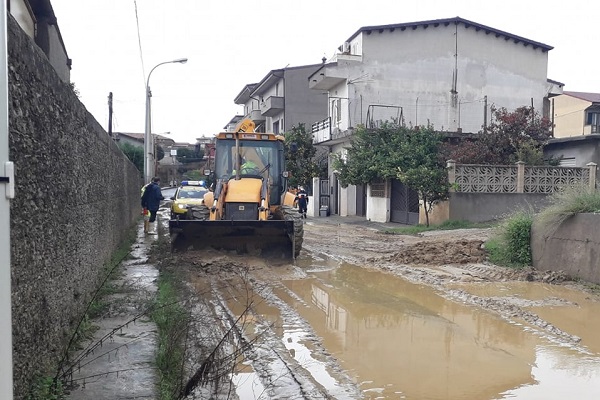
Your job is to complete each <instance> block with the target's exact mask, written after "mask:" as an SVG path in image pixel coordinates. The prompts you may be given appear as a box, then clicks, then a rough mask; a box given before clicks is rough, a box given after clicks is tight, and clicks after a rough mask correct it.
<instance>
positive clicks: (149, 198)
mask: <svg viewBox="0 0 600 400" xmlns="http://www.w3.org/2000/svg"><path fill="white" fill-rule="evenodd" d="M159 182H160V178H158V177H154V178H152V182H151V183H150V184H149V185H147V186H146V189H145V190H144V194H143V195H142V207H143V208H145V209H147V210H148V212H149V213H150V218H149V220H148V223H149V226H150V224H154V229H152V228H150V227H148V232H147V233H148V234H150V235H156V234H158V231H157V230H156V223H155V221H156V213H157V212H158V207H159V206H160V201H161V200H163V199H164V197H163V195H162V192H161V190H160V186H159V185H158V184H159Z"/></svg>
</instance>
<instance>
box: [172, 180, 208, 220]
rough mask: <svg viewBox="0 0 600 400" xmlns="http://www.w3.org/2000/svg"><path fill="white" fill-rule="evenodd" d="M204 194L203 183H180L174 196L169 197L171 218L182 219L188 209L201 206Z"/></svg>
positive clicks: (206, 190) (205, 190)
mask: <svg viewBox="0 0 600 400" xmlns="http://www.w3.org/2000/svg"><path fill="white" fill-rule="evenodd" d="M206 192H208V189H207V188H206V187H205V183H204V181H182V182H181V186H179V188H177V191H176V192H175V196H173V197H171V200H173V203H171V218H172V219H174V218H181V217H184V216H185V215H186V213H187V210H188V208H189V207H191V206H199V205H202V204H203V203H204V199H203V197H204V194H205V193H206Z"/></svg>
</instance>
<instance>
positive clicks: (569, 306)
mask: <svg viewBox="0 0 600 400" xmlns="http://www.w3.org/2000/svg"><path fill="white" fill-rule="evenodd" d="M456 287H458V288H460V289H462V290H465V291H467V292H469V293H471V294H474V295H477V296H486V297H497V298H502V299H504V300H509V301H511V302H513V303H515V304H518V305H520V306H522V307H524V308H525V309H526V310H529V311H532V312H534V313H536V314H537V315H539V316H540V317H541V318H543V319H544V320H546V321H548V322H550V323H551V324H552V325H554V326H556V327H557V328H559V329H561V330H563V331H564V332H569V333H570V334H572V335H576V336H578V337H580V338H581V345H582V346H585V347H587V348H588V349H589V350H590V351H591V352H593V353H596V354H598V353H600V335H598V332H600V318H598V316H599V315H600V303H599V302H597V301H595V300H594V299H591V298H590V297H589V295H588V294H587V293H584V292H581V291H578V290H574V289H571V288H568V287H564V286H558V285H549V284H543V283H530V282H506V283H495V284H489V283H481V284H471V285H456ZM582 321H584V322H585V323H582Z"/></svg>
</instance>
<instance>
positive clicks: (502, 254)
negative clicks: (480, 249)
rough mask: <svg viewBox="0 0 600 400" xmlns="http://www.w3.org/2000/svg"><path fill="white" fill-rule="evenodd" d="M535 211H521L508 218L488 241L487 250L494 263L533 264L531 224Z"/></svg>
mask: <svg viewBox="0 0 600 400" xmlns="http://www.w3.org/2000/svg"><path fill="white" fill-rule="evenodd" d="M532 223H533V213H532V212H528V211H519V212H517V213H515V214H513V215H512V216H510V217H509V218H507V219H506V220H505V221H504V222H503V223H502V224H501V225H500V226H499V227H498V231H497V234H496V235H495V236H494V237H492V238H491V239H490V240H488V241H487V242H486V245H485V246H486V251H487V253H488V256H489V259H490V261H491V262H493V263H494V264H498V265H502V266H505V267H517V268H520V267H524V266H528V265H531V225H532Z"/></svg>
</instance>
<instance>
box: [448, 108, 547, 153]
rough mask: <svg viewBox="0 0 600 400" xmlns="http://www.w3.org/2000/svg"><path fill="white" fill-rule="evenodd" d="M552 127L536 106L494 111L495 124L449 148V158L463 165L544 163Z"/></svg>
mask: <svg viewBox="0 0 600 400" xmlns="http://www.w3.org/2000/svg"><path fill="white" fill-rule="evenodd" d="M551 126H552V123H551V121H550V120H549V119H548V118H545V117H541V116H540V115H539V113H537V112H536V111H535V109H534V108H533V107H519V108H517V109H516V110H514V111H512V112H509V111H508V110H507V109H506V108H499V109H494V108H492V123H491V124H490V126H489V127H487V128H486V131H485V132H480V133H478V134H477V135H474V136H473V138H471V139H469V140H466V141H463V142H461V143H460V144H458V145H455V146H449V147H448V148H447V149H446V151H445V153H446V157H447V159H452V160H454V161H456V162H459V163H463V164H498V165H508V164H514V163H515V162H517V161H523V162H525V163H526V164H530V165H536V164H537V165H539V164H543V163H544V161H543V160H544V155H543V154H544V153H543V147H544V145H545V144H546V142H547V141H548V139H550V137H551V131H550V128H551Z"/></svg>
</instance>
